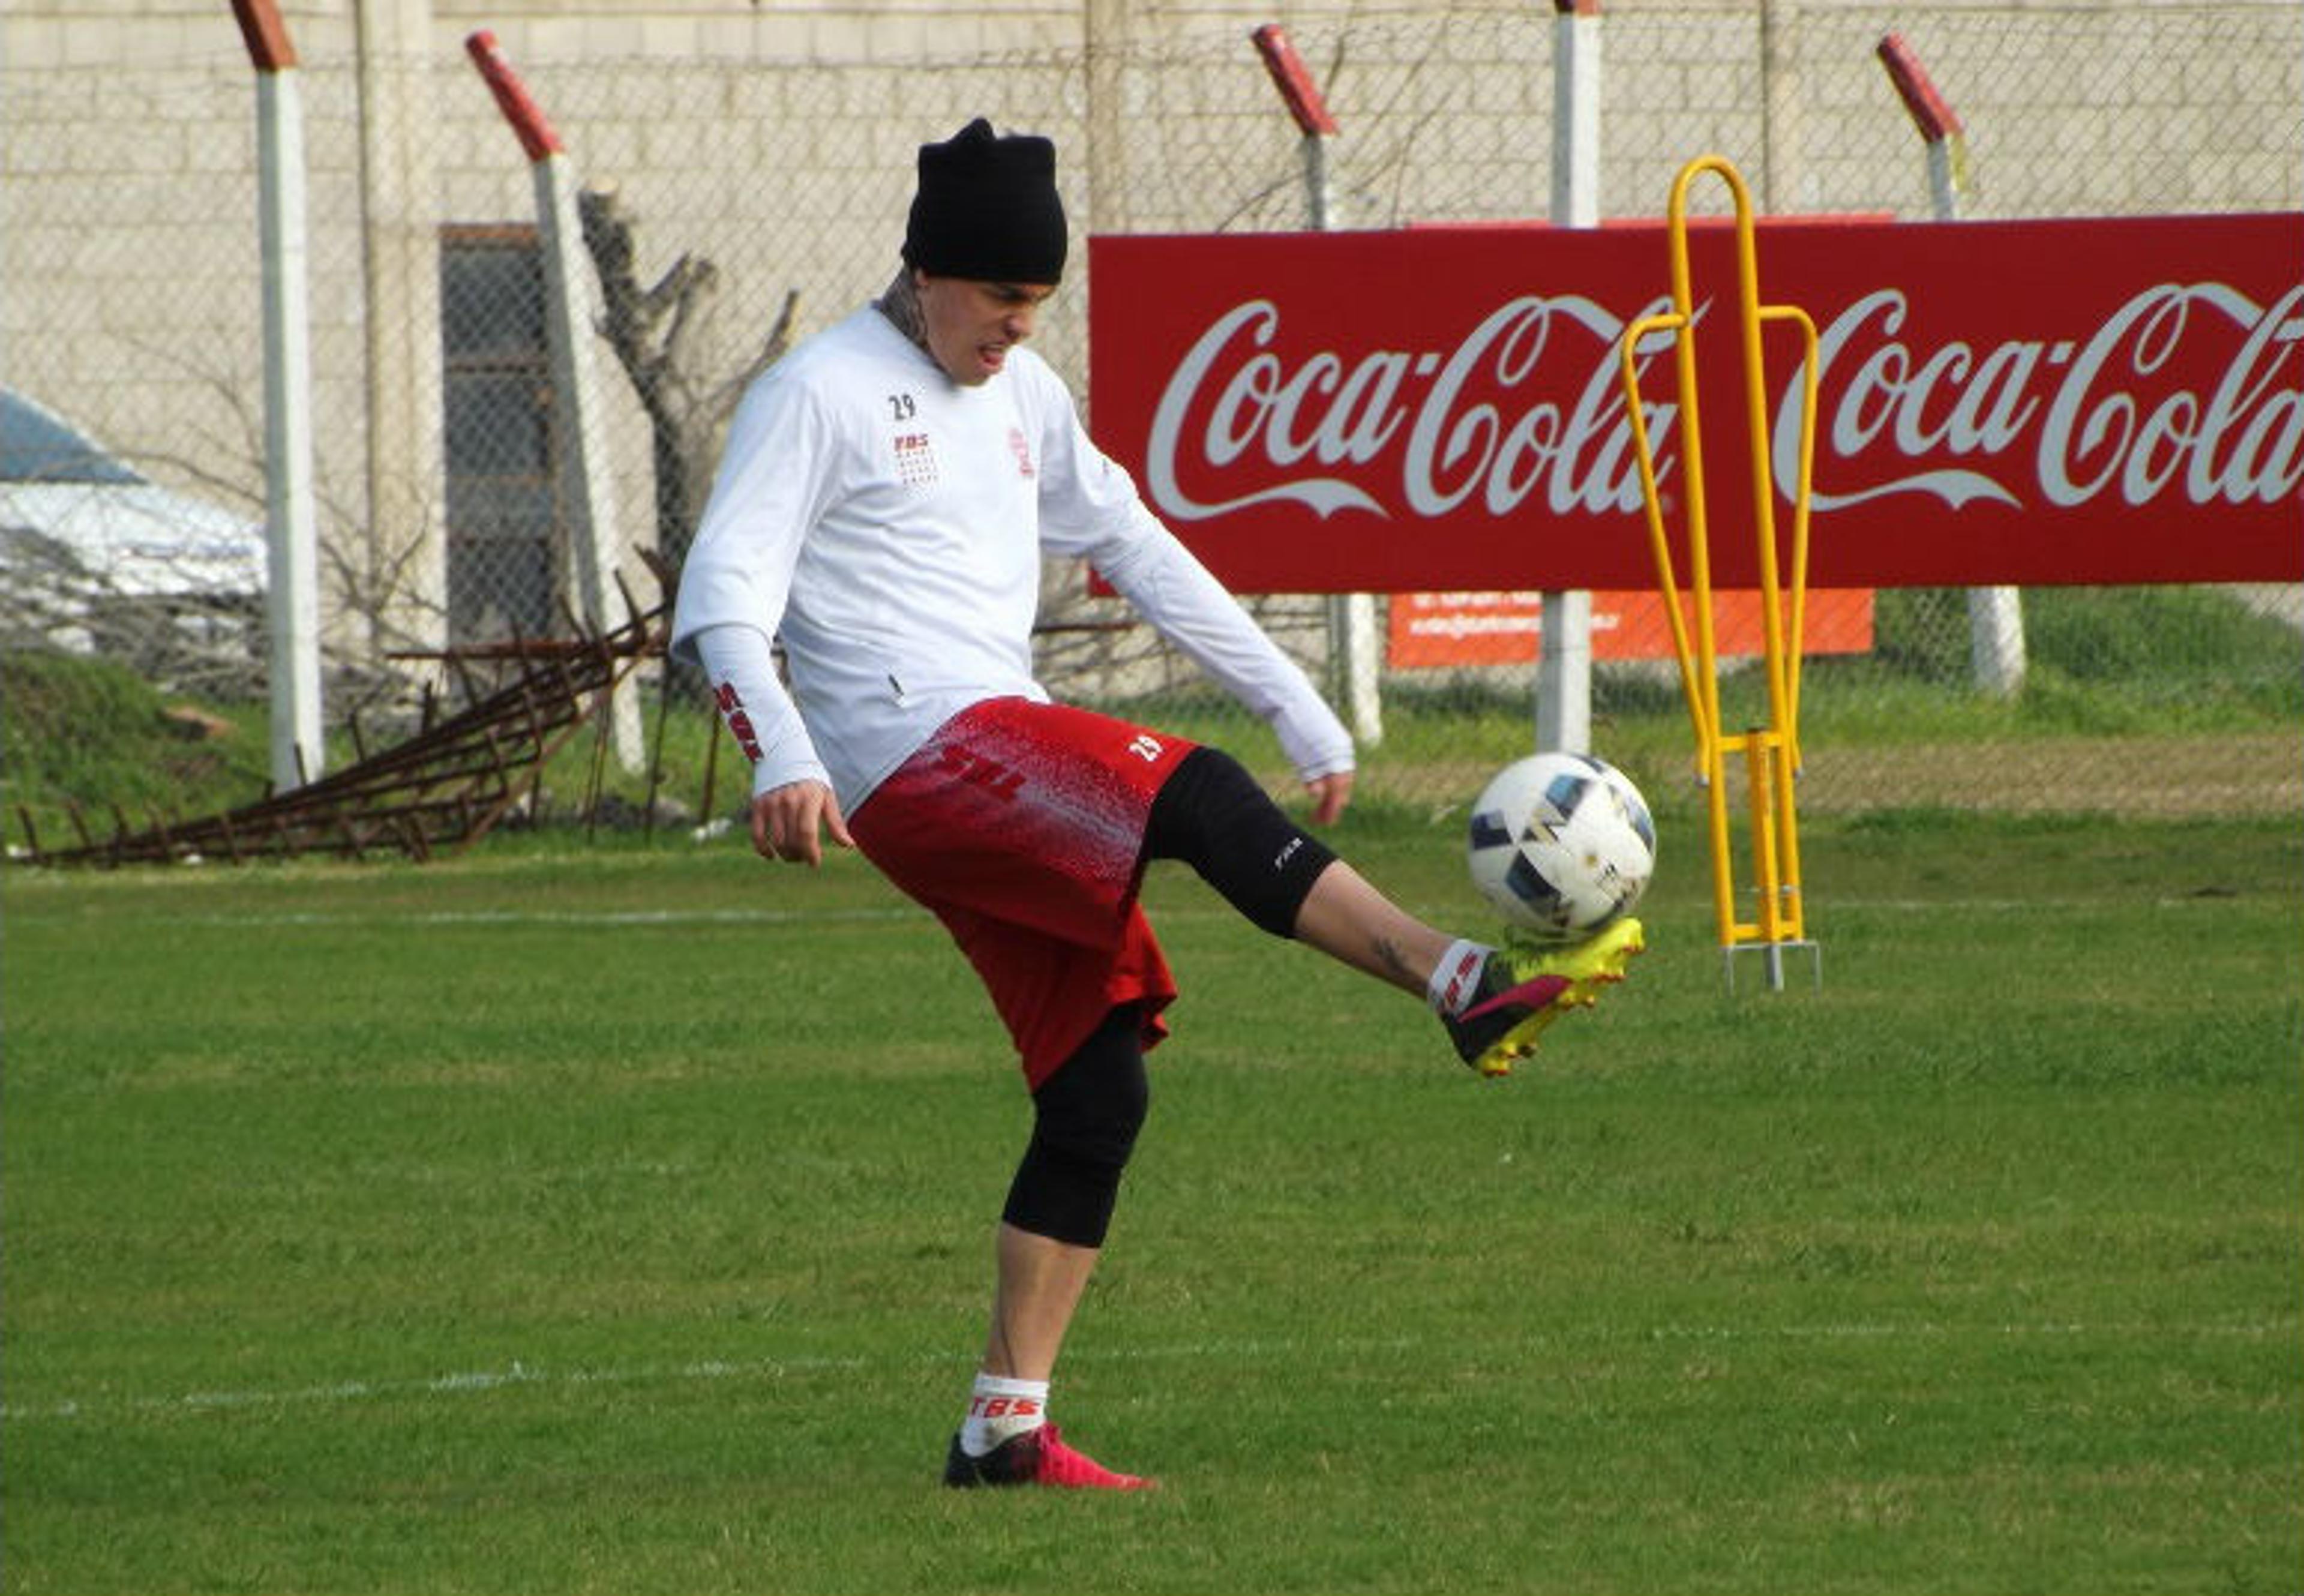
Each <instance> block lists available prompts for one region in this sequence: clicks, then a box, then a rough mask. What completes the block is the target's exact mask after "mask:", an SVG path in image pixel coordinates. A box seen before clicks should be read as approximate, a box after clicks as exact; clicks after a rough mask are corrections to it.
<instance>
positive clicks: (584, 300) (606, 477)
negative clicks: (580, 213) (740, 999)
mask: <svg viewBox="0 0 2304 1596" xmlns="http://www.w3.org/2000/svg"><path fill="white" fill-rule="evenodd" d="M464 47H465V49H466V51H467V52H468V53H469V54H470V55H471V57H472V61H473V63H474V64H476V65H477V66H478V67H479V69H480V76H481V77H483V78H484V79H486V80H487V85H488V89H489V91H490V92H491V93H493V94H494V95H495V96H496V106H497V107H498V108H499V109H500V110H502V111H503V112H504V120H505V121H506V122H508V123H511V124H512V132H514V133H516V134H518V135H519V138H520V147H521V150H522V151H523V152H524V153H525V154H526V155H527V157H528V159H529V170H530V172H531V174H533V176H534V178H535V183H536V222H537V234H538V242H540V243H541V245H542V246H543V254H544V283H545V298H546V311H547V315H546V321H547V322H548V324H549V332H550V336H551V344H552V387H553V393H554V395H555V404H554V405H553V429H554V436H555V437H556V438H557V439H558V440H559V444H560V448H561V479H560V480H561V483H562V486H563V491H562V494H561V499H562V503H563V505H564V506H565V508H566V511H567V514H568V518H569V523H570V524H569V536H570V539H571V540H572V542H573V543H574V544H575V546H576V576H577V582H578V588H579V591H580V596H581V598H582V600H583V607H584V620H585V624H588V625H589V626H591V627H592V628H593V629H594V630H595V631H596V632H608V631H611V630H613V629H614V627H615V626H616V625H618V624H620V617H618V616H617V615H614V613H613V610H612V602H613V599H614V593H615V585H614V575H615V553H616V546H617V539H616V535H615V527H616V501H615V491H614V482H613V480H612V479H611V476H610V472H609V467H608V450H607V444H606V439H605V438H604V437H602V436H601V431H600V381H599V375H598V370H599V369H598V363H597V358H596V355H595V352H594V348H593V345H594V344H595V343H596V342H597V337H596V335H595V334H594V332H593V327H592V317H591V312H590V307H591V302H592V296H591V295H590V294H589V293H586V292H585V290H584V286H583V284H585V282H586V281H587V280H588V279H589V276H590V269H589V263H588V261H587V259H586V256H585V253H584V230H583V226H582V224H581V223H580V222H579V221H578V220H577V216H576V175H575V173H574V172H573V170H572V169H571V167H570V166H569V163H568V155H567V151H566V150H565V149H563V147H562V145H561V142H560V135H559V134H558V133H556V132H554V131H553V128H552V124H551V123H549V122H548V121H546V119H545V115H544V112H543V110H542V109H541V108H540V107H539V106H538V105H537V103H536V101H535V99H534V98H532V97H531V96H530V95H529V92H528V88H527V86H526V85H525V84H523V83H522V82H521V80H520V77H519V74H517V73H516V72H513V71H512V64H511V62H510V61H508V60H507V59H506V58H505V56H504V49H503V47H501V46H500V45H498V44H497V43H496V35H495V34H493V33H491V32H489V31H488V30H487V29H485V28H484V29H481V30H479V32H477V33H474V34H472V35H471V36H470V38H467V39H466V40H465V41H464ZM609 721H610V726H611V728H612V732H613V735H614V744H615V751H616V762H617V763H618V764H620V765H622V766H623V768H625V769H626V770H638V769H640V768H641V766H642V765H643V763H644V762H645V761H646V759H647V752H646V749H645V746H644V741H643V737H642V734H641V730H640V696H639V693H638V692H637V690H636V688H635V686H634V683H633V681H632V679H631V677H630V676H627V677H626V678H625V679H624V680H623V682H621V683H616V684H615V685H614V687H613V688H612V689H611V691H610V697H609Z"/></svg>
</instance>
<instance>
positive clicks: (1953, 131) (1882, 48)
mask: <svg viewBox="0 0 2304 1596" xmlns="http://www.w3.org/2000/svg"><path fill="white" fill-rule="evenodd" d="M1874 54H1876V55H1878V56H1879V57H1880V64H1881V65H1882V66H1883V67H1885V68H1886V69H1887V72H1888V81H1889V82H1890V83H1891V84H1893V86H1894V87H1895V90H1896V98H1898V99H1900V100H1902V101H1903V102H1904V110H1905V113H1906V114H1907V115H1910V117H1911V119H1912V125H1913V126H1914V127H1916V128H1918V129H1919V134H1920V140H1921V142H1922V143H1923V144H1925V145H1926V146H1927V153H1928V208H1929V211H1930V213H1931V214H1932V215H1933V216H1935V217H1936V220H1937V221H1939V222H1957V221H1958V220H1960V195H1961V190H1962V189H1964V188H1966V187H1967V186H1968V130H1967V129H1966V128H1965V127H1963V126H1961V120H1960V114H1959V113H1958V112H1956V111H1954V110H1953V109H1952V102H1951V101H1949V100H1947V99H1945V98H1944V95H1943V94H1942V93H1941V92H1940V91H1939V90H1938V89H1937V88H1936V81H1935V80H1934V79H1932V78H1930V77H1929V76H1928V71H1927V68H1926V67H1924V66H1922V65H1921V64H1920V58H1919V54H1918V53H1917V52H1915V51H1914V50H1913V48H1912V47H1911V46H1910V44H1909V43H1907V42H1906V41H1905V38H1904V36H1903V35H1902V34H1901V33H1894V32H1891V33H1888V34H1885V35H1883V36H1882V38H1881V40H1880V44H1879V47H1878V48H1877V49H1876V51H1875V52H1874ZM2026 663H2027V650H2026V648H2025V643H2024V596H2023V593H2022V591H2021V590H2020V589H2017V588H2011V587H1990V588H1970V589H1969V590H1968V664H1969V675H1970V676H1972V677H1973V678H1974V679H1975V682H1976V687H1977V691H1978V692H1983V693H1986V694H1988V695H1990V696H1992V697H1994V698H2013V697H2014V696H2015V695H2016V693H2017V692H2019V691H2020V690H2021V689H2022V687H2023V685H2024V671H2025V666H2026Z"/></svg>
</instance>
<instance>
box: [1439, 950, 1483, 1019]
mask: <svg viewBox="0 0 2304 1596" xmlns="http://www.w3.org/2000/svg"><path fill="white" fill-rule="evenodd" d="M1487 967H1488V949H1487V947H1483V946H1482V945H1481V944H1479V943H1478V942H1466V941H1463V940H1462V939H1461V938H1459V939H1458V940H1456V941H1454V942H1451V943H1450V944H1449V945H1448V951H1447V952H1446V953H1444V954H1442V955H1440V962H1439V963H1438V964H1435V965H1434V966H1433V967H1432V974H1431V977H1430V979H1429V980H1427V981H1426V982H1425V986H1424V997H1425V1001H1427V1002H1428V1003H1429V1004H1431V1005H1432V1012H1433V1013H1434V1014H1438V1015H1440V1016H1441V1017H1442V1018H1444V1019H1450V1020H1453V1019H1454V1018H1456V1017H1457V1016H1458V1015H1459V1014H1462V1013H1463V1012H1464V1010H1465V1009H1466V1008H1468V1007H1470V1006H1471V1002H1472V998H1473V997H1474V996H1475V995H1476V994H1478V991H1479V989H1480V976H1481V973H1482V972H1484V971H1486V970H1487Z"/></svg>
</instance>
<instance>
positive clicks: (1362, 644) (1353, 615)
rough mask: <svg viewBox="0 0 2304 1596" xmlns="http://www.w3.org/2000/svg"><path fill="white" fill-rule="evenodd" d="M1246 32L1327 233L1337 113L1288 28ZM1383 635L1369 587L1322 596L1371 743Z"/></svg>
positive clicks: (1311, 208)
mask: <svg viewBox="0 0 2304 1596" xmlns="http://www.w3.org/2000/svg"><path fill="white" fill-rule="evenodd" d="M1249 38H1250V39H1251V40H1252V41H1254V43H1255V45H1256V53H1257V54H1258V55H1260V56H1262V57H1263V58H1264V70H1265V72H1266V73H1268V74H1269V75H1270V76H1271V79H1272V86H1273V88H1275V89H1278V90H1279V91H1280V101H1281V104H1283V105H1284V106H1287V107H1288V115H1290V116H1291V117H1292V118H1293V119H1294V121H1295V123H1296V131H1297V132H1300V133H1301V134H1302V135H1303V136H1304V137H1303V146H1304V197H1305V208H1306V210H1307V212H1308V213H1309V214H1308V216H1307V218H1306V219H1307V222H1308V224H1309V226H1310V227H1311V229H1312V231H1313V232H1315V233H1333V232H1335V231H1336V230H1337V229H1338V228H1340V227H1341V226H1342V225H1343V220H1342V218H1341V217H1340V216H1338V215H1337V211H1336V194H1335V187H1334V183H1332V182H1331V181H1330V180H1329V176H1328V140H1330V139H1332V138H1334V136H1335V133H1336V119H1335V118H1334V116H1332V115H1329V114H1328V102H1327V99H1326V97H1325V96H1323V95H1322V94H1321V92H1320V86H1319V84H1318V83H1317V82H1315V81H1313V79H1312V69H1311V68H1309V67H1308V66H1306V65H1305V64H1304V58H1303V57H1302V56H1301V55H1298V54H1297V53H1296V46H1295V45H1294V43H1292V41H1291V40H1290V38H1289V37H1288V30H1286V29H1284V28H1283V27H1282V26H1281V25H1280V24H1279V23H1277V22H1266V23H1265V24H1264V26H1262V27H1261V28H1258V29H1257V30H1255V31H1254V32H1253V33H1251V34H1249ZM1383 649H1384V643H1383V639H1382V637H1381V635H1380V633H1379V629H1378V627H1377V625H1376V599H1375V596H1374V595H1372V594H1368V593H1338V594H1336V595H1334V596H1333V597H1332V598H1330V599H1329V600H1328V675H1329V680H1330V683H1331V685H1332V687H1333V689H1334V692H1335V694H1336V696H1337V697H1338V698H1339V699H1341V700H1343V704H1344V709H1345V714H1346V715H1347V717H1349V718H1350V720H1351V728H1352V735H1353V737H1354V738H1355V739H1357V740H1358V741H1359V742H1360V743H1363V744H1365V745H1367V746H1368V747H1371V748H1373V747H1374V746H1376V744H1377V743H1381V742H1383V741H1384V696H1383V693H1382V692H1381V691H1380V689H1379V686H1378V682H1379V678H1380V677H1381V675H1382V672H1383V664H1384V660H1383Z"/></svg>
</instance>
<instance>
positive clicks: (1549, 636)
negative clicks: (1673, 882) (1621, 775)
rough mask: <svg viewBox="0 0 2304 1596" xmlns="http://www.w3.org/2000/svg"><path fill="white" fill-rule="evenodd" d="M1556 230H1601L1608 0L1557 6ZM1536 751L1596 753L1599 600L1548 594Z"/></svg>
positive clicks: (1562, 0)
mask: <svg viewBox="0 0 2304 1596" xmlns="http://www.w3.org/2000/svg"><path fill="white" fill-rule="evenodd" d="M1553 9H1554V12H1555V13H1557V14H1556V15H1555V17H1554V21H1553V30H1552V36H1553V47H1552V225H1554V226H1555V227H1597V226H1598V225H1599V224H1600V0H1553ZM1542 625H1543V632H1542V633H1541V638H1542V641H1541V647H1540V651H1539V653H1538V656H1537V667H1536V746H1537V748H1538V749H1544V750H1558V751H1562V752H1565V753H1588V752H1590V751H1591V748H1592V595H1591V594H1589V593H1588V592H1583V591H1580V590H1579V591H1574V592H1563V593H1546V594H1545V595H1544V616H1543V622H1542Z"/></svg>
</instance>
